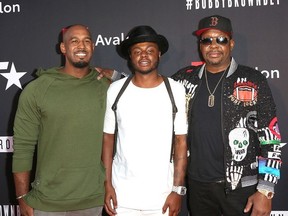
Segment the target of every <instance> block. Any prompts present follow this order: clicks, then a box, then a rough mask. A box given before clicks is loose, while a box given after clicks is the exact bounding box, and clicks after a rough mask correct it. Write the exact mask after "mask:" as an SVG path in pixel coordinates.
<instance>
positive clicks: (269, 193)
mask: <svg viewBox="0 0 288 216" xmlns="http://www.w3.org/2000/svg"><path fill="white" fill-rule="evenodd" d="M258 191H259V192H260V193H262V194H263V195H265V196H266V197H267V199H272V198H273V197H274V193H273V192H272V191H268V190H265V189H258Z"/></svg>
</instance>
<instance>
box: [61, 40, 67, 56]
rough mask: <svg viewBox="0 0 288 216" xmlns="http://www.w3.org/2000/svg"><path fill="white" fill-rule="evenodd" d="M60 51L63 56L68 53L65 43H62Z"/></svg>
mask: <svg viewBox="0 0 288 216" xmlns="http://www.w3.org/2000/svg"><path fill="white" fill-rule="evenodd" d="M60 50H61V53H62V54H63V55H65V53H66V48H65V45H64V43H63V42H61V43H60Z"/></svg>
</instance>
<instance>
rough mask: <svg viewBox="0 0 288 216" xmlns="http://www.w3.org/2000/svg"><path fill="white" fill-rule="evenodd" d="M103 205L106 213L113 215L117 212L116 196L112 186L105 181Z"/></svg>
mask: <svg viewBox="0 0 288 216" xmlns="http://www.w3.org/2000/svg"><path fill="white" fill-rule="evenodd" d="M104 207H105V210H106V212H107V214H109V215H111V216H114V215H116V214H117V212H116V209H117V198H116V193H115V189H114V187H113V186H112V185H111V184H109V183H107V182H105V200H104Z"/></svg>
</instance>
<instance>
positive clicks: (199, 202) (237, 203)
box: [188, 179, 256, 216]
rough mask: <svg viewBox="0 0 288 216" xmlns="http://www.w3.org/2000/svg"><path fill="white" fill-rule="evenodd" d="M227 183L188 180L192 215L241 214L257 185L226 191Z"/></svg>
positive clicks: (237, 215) (238, 215)
mask: <svg viewBox="0 0 288 216" xmlns="http://www.w3.org/2000/svg"><path fill="white" fill-rule="evenodd" d="M224 184H225V183H224V182H223V183H205V182H198V181H194V180H191V179H189V180H188V200H189V210H190V215H191V216H221V215H223V216H241V215H245V216H247V215H250V214H251V213H246V214H244V208H245V206H246V203H247V200H248V197H249V196H250V195H252V194H253V193H255V191H256V185H253V186H249V187H245V188H240V189H236V190H234V191H230V192H228V193H225V185H224Z"/></svg>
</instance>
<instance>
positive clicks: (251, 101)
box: [172, 58, 284, 192]
mask: <svg viewBox="0 0 288 216" xmlns="http://www.w3.org/2000/svg"><path fill="white" fill-rule="evenodd" d="M204 67H205V64H204V65H202V66H198V67H195V66H188V67H185V68H183V69H181V70H179V71H178V72H177V73H176V74H174V75H173V76H172V78H173V79H175V80H177V81H178V82H180V83H182V84H183V85H184V86H185V88H186V99H187V109H188V119H189V125H192V124H191V121H193V119H192V118H190V116H191V115H190V114H189V112H190V111H191V107H192V106H193V100H194V99H195V97H197V91H198V89H199V86H200V85H201V77H202V75H203V71H204ZM219 87H220V86H219ZM221 90H222V101H221V110H222V111H221V116H222V118H221V119H222V122H221V125H222V137H223V143H224V145H225V146H224V155H225V157H226V158H225V159H224V161H225V169H226V177H225V182H226V185H227V188H228V189H230V190H234V189H236V188H240V187H246V186H250V185H255V184H258V186H257V188H258V189H266V190H269V191H273V192H274V185H275V184H277V181H278V179H279V178H280V166H281V147H282V146H283V145H284V144H281V137H280V132H279V129H278V123H277V117H276V107H275V103H274V100H273V97H272V93H271V90H270V88H269V86H268V83H267V80H266V78H265V76H264V75H263V74H261V73H260V72H259V71H256V70H254V69H252V68H250V67H247V66H242V65H238V64H237V63H236V62H235V60H234V59H233V58H232V60H231V64H230V68H229V71H228V73H227V76H226V77H225V79H224V81H223V85H222V89H221ZM190 129H192V130H193V128H190ZM190 129H189V131H190ZM188 141H189V134H188ZM188 143H189V142H188ZM190 151H193V149H190ZM193 165H195V164H191V163H190V164H189V165H188V171H189V167H191V166H193ZM196 166H197V165H196Z"/></svg>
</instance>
